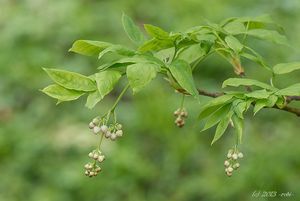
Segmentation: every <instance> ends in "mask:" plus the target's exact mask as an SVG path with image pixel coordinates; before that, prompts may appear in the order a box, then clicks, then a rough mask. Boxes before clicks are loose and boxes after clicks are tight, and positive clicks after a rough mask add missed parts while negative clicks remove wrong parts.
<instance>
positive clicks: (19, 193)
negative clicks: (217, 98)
mask: <svg viewBox="0 0 300 201" xmlns="http://www.w3.org/2000/svg"><path fill="white" fill-rule="evenodd" d="M299 9H300V2H299V1H298V0H286V1H280V0H276V1H272V2H270V1H267V0H265V1H259V0H253V1H238V0H227V1H223V0H216V1H202V0H201V1H196V0H189V1H175V0H166V1H158V0H154V1H137V0H128V1H107V0H103V1H96V0H86V1H83V0H81V1H72V0H64V1H49V0H39V1H38V0H24V1H16V0H2V1H0V30H1V32H0V44H1V45H0V94H1V96H0V176H1V178H0V200H5V201H15V200H29V201H35V200H39V201H41V200H42V201H44V200H45V201H47V200H49V201H50V200H51V201H52V200H58V201H60V200H63V201H68V200H72V201H74V200H87V201H88V200H130V201H134V200H137V201H143V200H155V201H163V200H208V201H209V200H212V201H214V200H230V201H231V200H267V198H253V197H252V193H253V192H254V191H255V190H256V191H278V194H279V193H282V192H291V193H293V196H292V197H290V198H287V199H290V200H297V199H299V193H300V191H299V189H300V182H299V181H300V176H299V175H300V174H299V169H300V159H299V153H300V147H299V143H300V138H299V136H298V135H297V134H298V133H299V128H298V127H299V123H298V122H299V118H297V117H296V116H293V115H291V114H288V113H284V112H281V111H275V110H271V109H270V110H269V111H262V112H261V113H259V114H257V118H256V119H255V121H252V117H251V116H248V117H247V118H248V119H249V120H251V121H249V122H246V125H245V126H246V131H245V134H244V144H243V145H242V146H241V148H240V149H241V150H242V151H243V152H244V153H245V158H244V159H243V161H242V163H241V169H240V170H239V173H237V174H235V175H234V176H233V177H231V178H227V177H226V176H225V175H224V172H223V167H222V166H223V160H224V158H225V154H226V151H227V150H228V148H230V147H231V145H232V144H233V142H232V139H233V138H232V137H231V136H229V135H232V134H233V132H232V133H227V134H226V135H225V136H224V141H222V142H220V143H218V142H217V143H216V144H215V145H214V146H213V147H211V146H210V141H211V139H212V137H213V135H212V134H213V131H211V130H209V131H207V132H205V133H199V127H200V125H197V123H196V121H194V120H192V119H196V114H197V113H198V112H199V109H198V108H199V105H197V103H195V101H194V100H193V99H192V98H191V99H190V100H188V102H187V103H186V107H187V109H188V111H189V112H190V114H191V115H190V118H189V120H188V121H187V124H186V126H185V128H183V129H178V128H176V127H175V126H174V125H173V116H172V113H173V111H174V110H175V109H176V108H177V107H178V106H179V105H180V96H179V95H176V94H174V93H173V91H172V90H171V88H168V87H167V86H166V87H163V88H162V87H161V84H160V82H165V81H164V80H162V79H161V80H160V81H155V82H153V83H151V85H150V86H149V87H147V88H146V89H145V90H144V91H143V92H141V93H140V94H138V95H136V96H135V97H132V95H131V94H129V93H128V94H127V95H126V97H125V99H124V100H123V101H122V102H121V104H120V107H119V108H118V118H119V121H120V122H122V123H123V125H124V131H125V134H124V137H123V138H122V140H120V141H118V142H117V143H111V142H107V143H104V150H103V151H104V152H105V154H106V155H107V160H106V161H105V163H104V165H103V172H102V174H101V175H99V176H98V177H97V178H94V179H89V178H86V177H85V176H84V174H83V172H84V171H83V164H85V162H86V161H87V160H88V158H87V153H88V152H89V151H90V150H91V149H93V146H94V140H95V139H94V137H95V136H93V135H92V134H91V133H90V132H89V130H88V128H87V123H88V122H89V121H90V119H91V118H92V117H94V116H96V115H97V114H99V113H100V114H101V112H104V111H106V110H107V108H108V107H109V106H111V103H112V100H114V99H115V97H114V96H110V97H107V98H105V99H104V101H103V102H102V103H101V104H100V105H98V106H96V107H95V109H94V110H93V111H90V110H88V109H86V108H83V107H82V105H83V104H84V100H83V99H80V100H81V101H78V102H77V103H68V104H61V105H59V106H55V102H54V101H53V100H50V99H49V98H47V97H46V96H45V95H43V94H42V93H40V92H39V91H38V89H40V88H42V87H43V86H45V85H47V84H49V83H48V79H47V78H46V75H45V74H44V72H43V71H42V69H41V67H59V68H64V69H67V70H71V71H77V72H80V73H83V74H89V73H92V72H95V70H96V67H98V66H99V63H97V61H95V59H88V58H86V57H81V56H78V55H75V54H72V53H68V52H67V50H68V49H69V48H70V45H71V44H72V43H73V42H74V41H75V40H76V39H79V38H82V39H92V40H102V41H108V42H114V43H122V44H126V45H129V44H130V41H128V39H127V37H126V33H124V31H123V30H122V25H121V21H120V18H121V15H122V11H125V12H126V13H127V14H128V15H130V16H132V17H133V18H134V19H135V20H136V21H138V22H139V24H140V25H142V24H143V23H151V24H155V25H159V26H160V27H163V28H164V29H166V30H168V31H172V30H174V31H179V30H181V29H185V28H188V27H190V26H195V25H198V24H201V23H202V22H204V21H205V19H208V20H210V21H217V22H218V21H220V20H222V19H224V18H227V17H232V16H256V15H261V14H266V13H267V14H270V15H271V16H272V17H273V19H274V21H276V22H278V23H279V24H282V25H283V28H285V30H286V33H287V36H288V38H289V39H290V40H291V44H292V46H293V47H294V49H292V48H286V47H284V46H275V45H273V44H267V43H263V42H260V41H257V42H254V43H253V44H252V45H253V47H255V48H256V49H258V50H259V52H260V53H261V54H262V55H263V56H265V57H266V58H267V61H269V62H270V64H272V65H274V64H276V63H284V62H291V61H295V60H299V59H300V57H299V52H300V51H299V47H300V38H299V33H300V24H299V23H297V22H299V20H300V14H299ZM224 65H227V64H224V62H223V61H222V60H221V59H219V58H218V57H211V58H208V59H207V60H206V61H205V63H203V64H202V65H201V66H199V70H198V71H199V73H198V78H199V79H198V80H196V81H197V84H198V85H199V86H203V88H208V89H211V90H218V87H217V86H220V85H221V81H222V80H224V79H226V78H227V77H229V76H232V75H233V71H231V70H230V68H229V66H224ZM244 65H247V66H248V68H247V72H246V73H247V75H248V76H249V77H251V76H254V75H255V76H256V77H257V76H258V77H257V78H258V79H259V78H262V79H263V78H264V77H265V76H264V74H263V73H262V74H260V75H257V74H256V71H257V69H258V68H259V67H258V66H257V65H255V64H253V63H250V62H249V63H247V61H245V63H244ZM266 73H267V72H266ZM299 76H300V74H299V72H298V73H297V72H296V73H293V74H291V75H290V74H289V75H287V76H285V77H284V76H283V77H282V78H280V80H276V83H277V84H278V85H280V86H282V87H284V86H288V85H289V84H290V83H294V82H299ZM265 81H266V82H267V80H265ZM117 91H118V90H117ZM205 100H206V99H204V98H202V102H205ZM282 199H283V198H281V197H280V196H277V197H276V198H273V199H272V200H282Z"/></svg>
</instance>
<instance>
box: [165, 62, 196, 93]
mask: <svg viewBox="0 0 300 201" xmlns="http://www.w3.org/2000/svg"><path fill="white" fill-rule="evenodd" d="M169 69H170V71H171V74H172V75H173V76H174V78H175V79H176V81H177V82H178V83H179V85H180V86H181V87H182V88H183V89H185V90H186V91H187V92H188V93H190V94H191V95H193V96H194V97H196V98H198V91H197V89H196V86H195V83H194V79H193V75H192V70H191V67H190V65H189V64H188V63H187V62H186V61H184V60H175V61H173V62H172V63H171V64H170V65H169Z"/></svg>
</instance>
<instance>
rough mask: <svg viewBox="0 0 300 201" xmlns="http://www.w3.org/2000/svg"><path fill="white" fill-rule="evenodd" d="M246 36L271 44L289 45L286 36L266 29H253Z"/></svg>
mask: <svg viewBox="0 0 300 201" xmlns="http://www.w3.org/2000/svg"><path fill="white" fill-rule="evenodd" d="M245 34H247V35H250V36H253V37H257V38H260V39H263V40H269V41H271V42H274V43H277V44H280V45H288V40H287V38H286V37H285V36H284V35H281V34H279V33H278V32H277V31H272V30H266V29H251V30H248V31H247V32H245Z"/></svg>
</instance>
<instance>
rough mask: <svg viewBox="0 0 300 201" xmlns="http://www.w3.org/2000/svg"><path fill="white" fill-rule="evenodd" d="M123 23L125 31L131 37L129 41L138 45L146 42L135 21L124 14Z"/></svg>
mask: <svg viewBox="0 0 300 201" xmlns="http://www.w3.org/2000/svg"><path fill="white" fill-rule="evenodd" d="M122 23H123V27H124V30H125V32H126V34H127V36H128V37H129V39H130V40H131V41H132V42H134V43H135V44H137V45H140V44H142V43H143V41H144V35H143V33H142V32H141V30H140V29H139V27H138V26H136V25H135V23H134V22H133V20H132V19H131V18H130V17H129V16H127V15H126V14H125V13H123V16H122Z"/></svg>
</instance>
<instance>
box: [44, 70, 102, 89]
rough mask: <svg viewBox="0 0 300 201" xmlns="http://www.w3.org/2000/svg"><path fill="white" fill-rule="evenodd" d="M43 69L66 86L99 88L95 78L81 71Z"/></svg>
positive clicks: (68, 87)
mask: <svg viewBox="0 0 300 201" xmlns="http://www.w3.org/2000/svg"><path fill="white" fill-rule="evenodd" d="M43 69H44V71H46V73H47V74H48V75H49V77H50V78H51V79H52V80H53V81H54V82H56V83H57V84H58V85H60V86H62V87H64V88H67V89H74V90H77V91H94V90H96V89H97V87H96V83H95V81H94V80H92V79H91V78H89V77H86V76H84V75H81V74H79V73H74V72H70V71H65V70H59V69H53V68H43Z"/></svg>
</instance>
